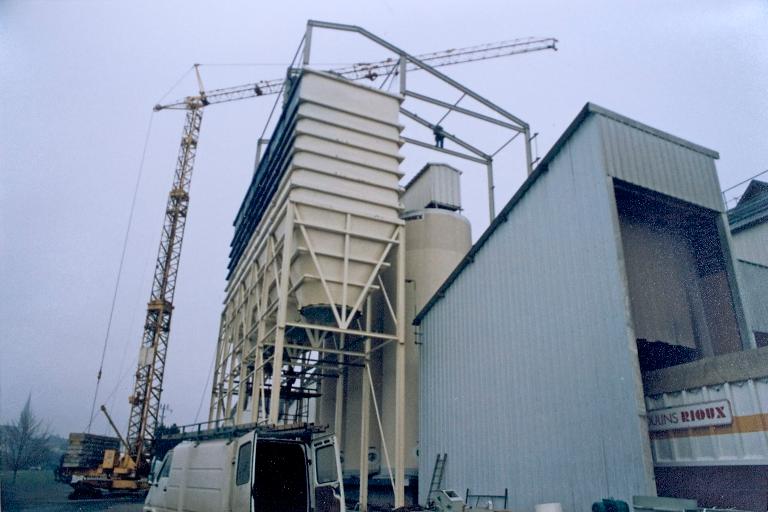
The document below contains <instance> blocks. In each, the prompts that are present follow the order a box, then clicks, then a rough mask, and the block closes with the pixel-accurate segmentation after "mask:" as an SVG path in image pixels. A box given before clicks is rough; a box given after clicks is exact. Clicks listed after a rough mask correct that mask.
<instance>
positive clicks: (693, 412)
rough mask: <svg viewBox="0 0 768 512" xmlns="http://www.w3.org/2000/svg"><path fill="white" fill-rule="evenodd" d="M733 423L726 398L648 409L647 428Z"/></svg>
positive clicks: (654, 430)
mask: <svg viewBox="0 0 768 512" xmlns="http://www.w3.org/2000/svg"><path fill="white" fill-rule="evenodd" d="M731 423H733V414H732V413H731V404H730V402H728V400H717V401H714V402H702V403H698V404H688V405H680V406H678V407H666V408H664V409H656V410H653V411H648V430H649V431H651V432H658V431H661V430H674V429H678V428H695V427H712V426H716V425H730V424H731Z"/></svg>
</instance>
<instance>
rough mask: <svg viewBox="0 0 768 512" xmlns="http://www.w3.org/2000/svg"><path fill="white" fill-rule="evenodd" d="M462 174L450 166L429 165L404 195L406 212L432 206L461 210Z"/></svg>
mask: <svg viewBox="0 0 768 512" xmlns="http://www.w3.org/2000/svg"><path fill="white" fill-rule="evenodd" d="M460 178H461V172H460V171H458V170H457V169H454V168H453V167H451V166H449V165H443V164H428V165H427V167H426V168H425V169H423V170H422V171H421V172H420V173H419V174H418V175H417V176H416V177H415V178H414V180H413V181H411V182H410V183H409V184H408V186H407V187H406V189H405V193H404V194H403V207H404V208H405V209H406V210H421V209H422V208H425V207H427V206H429V205H431V204H437V205H439V206H441V207H444V208H451V209H456V210H459V209H461V182H460Z"/></svg>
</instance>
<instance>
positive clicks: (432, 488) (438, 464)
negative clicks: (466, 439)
mask: <svg viewBox="0 0 768 512" xmlns="http://www.w3.org/2000/svg"><path fill="white" fill-rule="evenodd" d="M446 460H448V454H447V453H438V454H437V458H436V459H435V467H434V469H433V470H432V481H431V482H429V494H427V503H428V504H430V505H431V504H432V495H433V494H435V493H436V492H437V491H439V490H440V486H441V485H442V483H443V473H444V472H445V461H446Z"/></svg>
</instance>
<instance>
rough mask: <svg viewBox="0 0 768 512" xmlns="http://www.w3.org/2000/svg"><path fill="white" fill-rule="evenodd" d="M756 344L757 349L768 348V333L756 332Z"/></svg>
mask: <svg viewBox="0 0 768 512" xmlns="http://www.w3.org/2000/svg"><path fill="white" fill-rule="evenodd" d="M755 343H756V344H757V348H760V347H768V332H760V331H755Z"/></svg>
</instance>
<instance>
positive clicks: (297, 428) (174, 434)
mask: <svg viewBox="0 0 768 512" xmlns="http://www.w3.org/2000/svg"><path fill="white" fill-rule="evenodd" d="M230 421H231V420H230ZM327 428H328V427H327V425H323V426H320V425H315V424H314V423H291V424H287V425H264V424H259V423H244V424H241V425H232V424H230V423H229V421H226V420H217V421H206V422H202V423H192V424H190V425H182V426H176V425H173V426H170V427H165V428H160V429H158V431H157V432H156V435H155V437H156V439H155V441H162V442H164V443H167V442H175V443H179V442H181V441H203V440H207V439H225V438H235V437H239V436H241V435H243V434H246V433H248V432H251V431H253V430H255V431H256V433H257V434H258V435H259V436H263V437H268V438H269V439H297V440H309V439H311V438H312V435H314V434H319V433H322V432H325V431H326V430H327Z"/></svg>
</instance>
